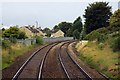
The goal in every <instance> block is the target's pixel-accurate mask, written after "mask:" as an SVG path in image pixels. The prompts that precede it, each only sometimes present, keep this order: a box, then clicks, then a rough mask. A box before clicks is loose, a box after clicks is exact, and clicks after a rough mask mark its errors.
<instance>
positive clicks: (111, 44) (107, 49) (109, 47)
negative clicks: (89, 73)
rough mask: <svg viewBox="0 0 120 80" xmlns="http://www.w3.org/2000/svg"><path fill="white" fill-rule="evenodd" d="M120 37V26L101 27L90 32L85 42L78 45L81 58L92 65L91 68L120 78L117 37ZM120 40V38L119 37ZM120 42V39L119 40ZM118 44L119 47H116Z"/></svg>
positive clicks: (111, 76)
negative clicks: (113, 27)
mask: <svg viewBox="0 0 120 80" xmlns="http://www.w3.org/2000/svg"><path fill="white" fill-rule="evenodd" d="M119 37H120V28H117V29H113V30H112V29H110V28H101V29H98V30H96V31H93V32H92V33H90V34H88V35H87V36H86V37H85V39H87V40H89V41H88V43H86V42H83V44H84V45H83V46H81V43H78V44H77V45H76V48H77V51H78V52H80V56H79V58H80V59H82V60H83V61H85V62H86V63H87V64H89V65H90V67H91V68H95V69H96V70H98V71H100V72H102V73H104V74H106V75H107V76H108V77H110V78H112V79H113V78H114V79H116V78H120V77H119V74H120V73H119V69H120V64H119V63H120V56H119V55H120V48H118V47H119V43H117V42H116V39H118V38H119ZM119 40H120V38H119ZM118 42H120V41H118ZM116 46H117V47H116Z"/></svg>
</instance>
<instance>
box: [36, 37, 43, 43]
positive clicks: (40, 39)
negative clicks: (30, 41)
mask: <svg viewBox="0 0 120 80" xmlns="http://www.w3.org/2000/svg"><path fill="white" fill-rule="evenodd" d="M36 44H39V45H40V44H43V39H42V38H41V37H37V38H36Z"/></svg>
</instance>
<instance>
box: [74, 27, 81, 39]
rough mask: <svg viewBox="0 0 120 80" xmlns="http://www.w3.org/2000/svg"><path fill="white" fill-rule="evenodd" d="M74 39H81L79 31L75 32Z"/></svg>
mask: <svg viewBox="0 0 120 80" xmlns="http://www.w3.org/2000/svg"><path fill="white" fill-rule="evenodd" d="M73 38H74V39H80V33H79V31H78V30H77V29H76V30H75V31H74V32H73Z"/></svg>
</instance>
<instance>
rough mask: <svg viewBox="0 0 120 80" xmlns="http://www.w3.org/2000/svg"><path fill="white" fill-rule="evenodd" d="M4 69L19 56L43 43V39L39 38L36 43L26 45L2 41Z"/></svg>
mask: <svg viewBox="0 0 120 80" xmlns="http://www.w3.org/2000/svg"><path fill="white" fill-rule="evenodd" d="M2 43H3V45H4V47H3V45H2V69H4V68H7V67H9V66H10V65H11V64H13V63H14V61H15V60H16V59H17V57H19V56H21V55H24V54H25V53H27V52H28V51H30V50H32V49H34V48H35V47H36V46H38V45H42V44H43V41H42V39H38V40H37V43H36V44H34V45H24V44H20V43H11V42H10V41H3V42H2Z"/></svg>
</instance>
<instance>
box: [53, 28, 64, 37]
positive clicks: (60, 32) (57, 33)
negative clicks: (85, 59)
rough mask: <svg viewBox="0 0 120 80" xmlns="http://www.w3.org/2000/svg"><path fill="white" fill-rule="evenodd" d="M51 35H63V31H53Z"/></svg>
mask: <svg viewBox="0 0 120 80" xmlns="http://www.w3.org/2000/svg"><path fill="white" fill-rule="evenodd" d="M51 37H64V32H63V31H61V30H58V31H55V32H54V33H52V34H51Z"/></svg>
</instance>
